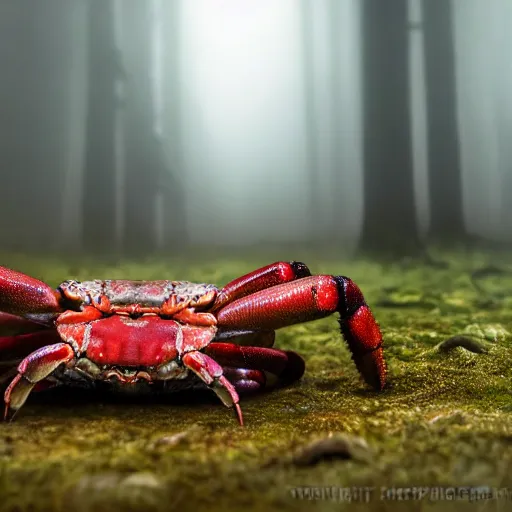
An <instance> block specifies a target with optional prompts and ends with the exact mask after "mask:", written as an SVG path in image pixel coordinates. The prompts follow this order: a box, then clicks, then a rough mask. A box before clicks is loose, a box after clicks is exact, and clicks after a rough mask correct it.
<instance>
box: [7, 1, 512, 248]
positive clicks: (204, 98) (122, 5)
mask: <svg viewBox="0 0 512 512" xmlns="http://www.w3.org/2000/svg"><path fill="white" fill-rule="evenodd" d="M384 4H385V5H384ZM511 21H512V4H511V3H510V2H508V1H507V0H494V1H493V2H492V5H491V4H485V3H484V2H480V1H478V0H452V1H449V0H446V1H439V2H437V1H435V2H434V1H429V0H389V1H388V2H381V1H379V0H360V1H359V0H344V1H338V0H282V1H280V2H275V1H273V0H260V1H258V2H254V1H251V0H216V1H215V2H208V1H206V0H187V1H184V0H173V1H169V2H167V1H165V0H148V1H147V2H140V1H138V0H45V2H44V6H43V2H36V1H34V0H6V1H4V2H2V3H1V4H0V64H1V65H2V80H1V81H0V108H1V116H0V176H1V186H0V213H1V215H0V237H1V240H2V248H3V249H9V250H10V249H17V250H27V251H33V250H47V251H69V252H74V251H77V252H78V251H85V252H95V253H102V254H103V253H106V254H108V253H114V254H124V255H136V256H137V255H144V254H148V253H152V252H155V251H159V250H160V251H164V250H165V251H169V250H179V249H180V248H181V247H185V246H187V245H198V244H204V245H206V244H212V245H220V246H230V247H232V246H236V247H240V246H242V247H243V246H252V245H255V246H262V245H272V244H310V243H312V242H314V243H315V244H318V245H319V246H321V245H334V246H335V247H338V248H339V249H340V250H345V249H348V250H352V249H356V248H358V247H359V248H361V249H364V250H367V251H370V252H372V253H377V254H384V253H387V254H390V255H391V256H400V255H407V254H413V253H416V252H418V251H420V250H421V249H422V247H423V246H424V244H426V243H429V242H430V241H435V242H441V243H445V244H446V243H449V244H453V243H458V242H463V241H465V240H466V239H467V238H468V237H469V236H478V237H483V238H486V239H489V240H495V241H501V242H504V243H509V242H510V241H511V236H510V228H511V227H512V206H511V202H510V201H509V200H508V197H509V196H510V187H511V186H512V152H511V151H512V150H511V149H510V148H511V145H510V143H509V142H508V139H509V137H508V134H509V133H510V132H511V131H512V102H511V101H510V94H511V93H510V91H512V61H511V60H510V59H508V57H507V56H508V54H507V51H506V48H509V47H510V43H511V41H510V37H511V36H510V35H509V30H508V27H509V26H510V22H511Z"/></svg>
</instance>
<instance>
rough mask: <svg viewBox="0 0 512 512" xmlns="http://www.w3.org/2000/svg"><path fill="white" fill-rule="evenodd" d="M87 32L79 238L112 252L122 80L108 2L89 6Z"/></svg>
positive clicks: (93, 2)
mask: <svg viewBox="0 0 512 512" xmlns="http://www.w3.org/2000/svg"><path fill="white" fill-rule="evenodd" d="M89 30H90V32H89V94H88V97H89V104H88V117H87V134H86V137H87V141H86V150H85V175H84V196H83V198H84V200H83V222H84V225H83V236H84V242H85V247H86V249H96V250H100V251H105V252H110V251H112V250H113V249H114V240H115V239H116V221H115V215H116V205H115V185H116V184H115V109H116V108H117V101H116V92H115V87H116V80H117V79H118V78H119V77H120V76H121V64H120V62H119V54H118V51H117V49H116V48H115V44H114V23H113V9H112V2H111V1H106V0H90V2H89Z"/></svg>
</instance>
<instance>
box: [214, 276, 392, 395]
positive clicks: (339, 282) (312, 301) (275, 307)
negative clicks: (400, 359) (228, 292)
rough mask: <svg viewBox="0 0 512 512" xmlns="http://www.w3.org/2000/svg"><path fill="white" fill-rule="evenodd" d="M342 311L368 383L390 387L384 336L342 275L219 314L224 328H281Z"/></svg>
mask: <svg viewBox="0 0 512 512" xmlns="http://www.w3.org/2000/svg"><path fill="white" fill-rule="evenodd" d="M334 312H338V313H339V315H340V327H341V332H342V334H343V336H344V338H345V340H346V341H347V344H348V346H349V349H350V351H351V352H352V358H353V360H354V362H355V364H356V367H357V369H358V370H359V372H360V373H361V375H362V376H363V378H364V380H365V381H366V382H367V383H368V384H369V385H371V386H372V387H373V388H375V389H379V390H380V389H383V388H384V386H385V384H386V364H385V362H384V356H383V350H382V335H381V332H380V329H379V326H378V325H377V322H376V321H375V318H374V317H373V314H372V312H371V310H370V308H369V307H368V305H367V304H366V301H365V299H364V297H363V294H362V293H361V290H360V289H359V287H358V286H357V285H356V284H355V283H354V282H353V281H352V280H351V279H349V278H347V277H344V276H329V275H323V276H322V275H321V276H311V277H304V278H302V279H298V280H295V281H291V282H288V283H283V284H279V285H276V286H271V287H270V288H267V289H265V290H261V291H258V292H256V293H253V294H251V295H248V296H246V297H243V298H240V299H237V300H235V301H233V302H231V303H230V304H228V305H226V306H225V307H223V308H222V309H220V311H219V312H218V315H217V322H218V325H219V327H221V328H237V329H279V328H281V327H285V326H288V325H292V324H296V323H300V322H307V321H309V320H316V319H318V318H323V317H325V316H328V315H330V314H331V313H334Z"/></svg>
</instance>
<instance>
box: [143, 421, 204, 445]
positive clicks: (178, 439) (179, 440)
mask: <svg viewBox="0 0 512 512" xmlns="http://www.w3.org/2000/svg"><path fill="white" fill-rule="evenodd" d="M199 432H201V428H200V427H199V426H198V425H195V426H193V427H192V428H189V429H188V430H184V431H182V432H177V433H176V434H171V435H167V436H162V437H159V438H157V439H155V440H153V441H151V442H150V443H149V445H148V447H149V449H155V448H160V447H165V448H173V447H175V446H178V445H180V444H183V443H185V442H186V441H188V440H190V437H191V436H192V434H197V433H199Z"/></svg>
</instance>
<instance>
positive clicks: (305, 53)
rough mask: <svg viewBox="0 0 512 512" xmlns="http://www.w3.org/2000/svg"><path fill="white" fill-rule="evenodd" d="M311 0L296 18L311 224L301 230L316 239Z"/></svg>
mask: <svg viewBox="0 0 512 512" xmlns="http://www.w3.org/2000/svg"><path fill="white" fill-rule="evenodd" d="M313 9H314V7H313V5H312V0H301V7H300V21H301V41H302V76H303V88H304V113H305V115H304V128H305V132H304V135H305V141H306V147H305V162H306V173H307V176H308V193H309V205H308V208H309V216H310V219H311V225H310V226H308V231H306V232H305V233H304V234H305V236H306V237H307V238H308V240H310V241H320V240H321V239H322V238H323V233H322V232H321V230H319V229H318V226H315V225H314V219H318V218H321V217H322V212H321V205H322V201H321V199H320V194H319V176H318V173H319V171H320V169H319V161H318V144H317V136H318V126H317V118H316V111H315V75H314V67H313V62H314V55H313V50H314V46H313V45H314V29H313V15H314V11H313Z"/></svg>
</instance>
